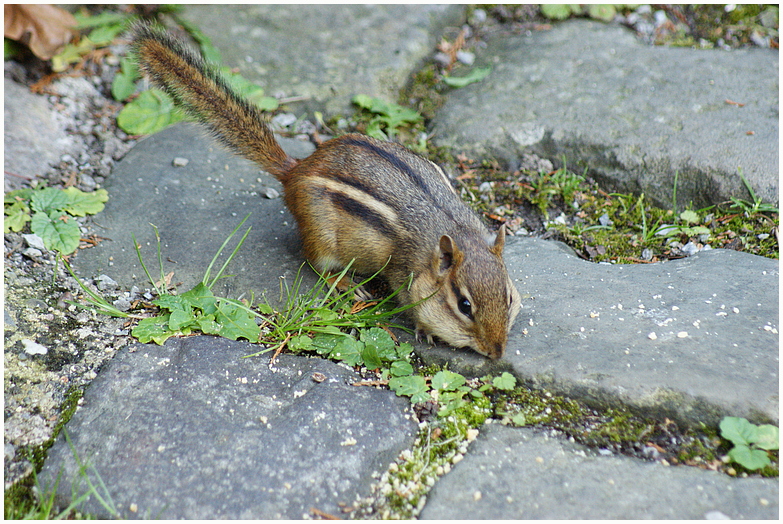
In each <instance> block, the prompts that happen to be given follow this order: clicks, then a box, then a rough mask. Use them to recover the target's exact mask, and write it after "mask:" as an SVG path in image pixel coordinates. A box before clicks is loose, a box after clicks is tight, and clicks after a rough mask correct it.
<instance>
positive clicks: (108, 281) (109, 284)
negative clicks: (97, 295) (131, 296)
mask: <svg viewBox="0 0 783 524" xmlns="http://www.w3.org/2000/svg"><path fill="white" fill-rule="evenodd" d="M95 280H96V282H97V284H96V285H97V286H98V289H100V290H101V291H106V290H107V289H117V288H118V287H120V285H119V284H118V283H117V282H116V281H115V280H114V279H113V278H111V277H110V276H108V275H101V276H99V277H98V278H96V279H95Z"/></svg>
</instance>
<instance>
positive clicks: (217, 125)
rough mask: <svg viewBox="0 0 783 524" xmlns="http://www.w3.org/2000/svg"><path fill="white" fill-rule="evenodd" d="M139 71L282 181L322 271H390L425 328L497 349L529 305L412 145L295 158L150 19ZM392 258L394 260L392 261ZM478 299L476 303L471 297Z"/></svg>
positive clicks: (496, 352)
mask: <svg viewBox="0 0 783 524" xmlns="http://www.w3.org/2000/svg"><path fill="white" fill-rule="evenodd" d="M133 36H134V41H133V49H134V51H135V53H136V56H137V59H138V62H139V68H140V69H141V71H142V72H144V73H145V74H147V75H148V76H149V77H150V78H151V79H152V82H153V83H154V84H155V85H157V86H159V87H160V88H162V89H163V90H165V91H166V92H167V93H169V94H170V95H171V96H172V97H173V98H174V99H175V101H176V102H177V103H178V104H179V105H180V106H181V107H183V108H184V109H185V110H186V111H188V112H189V113H190V114H192V115H193V116H194V117H196V118H197V119H199V120H200V121H202V122H203V123H204V124H206V125H207V126H208V127H209V129H210V130H211V131H212V133H213V134H214V135H215V137H216V138H217V139H218V140H220V141H221V142H222V143H223V144H225V145H226V146H228V147H229V148H230V149H232V150H233V151H235V152H237V153H238V154H240V155H242V156H245V157H247V158H248V159H250V160H253V161H255V162H257V163H258V164H259V165H260V166H261V167H263V168H264V169H265V170H266V171H268V172H269V173H271V174H272V175H274V176H275V177H276V178H277V179H278V180H280V182H281V183H282V184H283V190H284V197H285V202H286V205H287V206H288V209H289V210H290V211H291V213H292V214H293V215H294V218H295V219H296V221H297V225H298V226H299V232H300V234H301V237H302V241H303V245H304V252H305V255H306V256H307V258H308V259H309V260H310V261H311V262H312V263H313V264H314V265H315V266H316V267H317V268H319V269H321V270H324V271H339V270H341V269H343V268H344V267H346V266H347V265H348V264H349V263H351V262H353V266H352V267H353V268H354V269H356V270H357V271H358V272H359V273H360V274H365V275H370V274H373V273H376V272H377V271H379V270H381V268H384V269H383V272H382V273H381V275H382V277H383V278H385V279H386V281H387V282H388V283H389V285H390V286H391V287H392V288H394V289H397V288H398V287H400V286H402V285H403V284H405V283H406V282H407V281H408V279H409V277H412V280H411V284H410V287H409V288H407V289H405V290H404V291H403V292H402V293H400V294H399V295H398V297H399V301H400V303H402V304H413V303H416V302H419V301H421V303H420V304H418V305H416V306H415V307H414V308H412V309H411V314H412V316H413V319H414V321H415V322H416V327H417V329H418V330H420V331H421V332H423V333H425V334H427V335H428V336H432V335H435V336H437V337H439V338H440V339H442V340H444V341H445V342H447V343H449V344H452V345H455V346H457V347H463V346H468V347H471V348H473V349H475V350H476V351H478V352H479V353H481V354H482V355H486V356H488V357H490V358H499V357H501V356H502V355H503V352H504V350H505V346H506V338H507V332H508V330H509V329H510V328H511V325H512V323H513V321H514V318H515V317H516V315H517V313H518V311H519V308H520V299H519V293H518V292H517V290H516V288H515V287H514V285H513V283H512V282H511V280H510V278H509V277H508V273H507V271H506V268H505V265H504V263H503V258H502V253H503V244H504V239H505V235H504V233H503V230H502V229H501V231H500V232H499V233H498V234H497V235H496V236H495V237H494V238H493V237H492V235H491V234H490V233H489V231H487V229H486V228H485V227H484V225H483V224H482V223H481V221H480V220H479V218H478V217H477V216H476V214H475V213H473V211H471V210H470V208H468V207H467V206H466V205H465V204H464V203H463V202H462V201H461V200H460V199H459V197H458V196H457V194H456V192H455V191H454V189H453V188H452V187H451V185H450V184H449V183H448V180H447V178H446V177H445V175H444V174H443V172H442V171H441V170H440V168H438V167H437V166H436V165H435V164H433V163H432V162H430V161H428V160H426V159H424V158H422V157H420V156H418V155H416V154H415V153H413V152H412V151H410V150H408V149H406V148H404V147H403V146H401V145H399V144H395V143H391V142H382V141H379V140H376V139H373V138H370V137H367V136H363V135H358V134H348V135H344V136H341V137H338V138H335V139H332V140H329V141H327V142H325V143H323V144H322V145H321V146H320V147H319V148H318V149H317V150H316V151H315V152H314V153H313V154H312V155H310V156H309V157H307V158H305V159H303V160H299V161H297V160H294V159H293V158H291V157H290V156H288V155H287V154H286V153H285V152H284V151H283V150H282V148H281V147H280V146H279V144H278V143H277V141H276V140H275V138H274V135H273V133H272V131H271V129H270V128H269V126H268V125H267V124H266V122H265V120H264V118H263V116H262V114H261V112H260V111H259V110H258V109H257V108H255V107H254V106H253V105H251V104H250V103H248V102H247V101H245V100H244V99H242V98H241V97H239V96H238V95H236V94H235V93H234V92H233V90H232V89H231V88H230V87H229V86H228V85H227V84H226V83H225V81H224V80H223V79H222V78H221V77H220V74H219V73H217V71H216V69H215V68H214V67H213V66H211V65H209V64H206V63H205V62H204V61H203V59H201V57H200V56H198V55H196V54H194V53H192V52H190V51H188V50H187V49H185V48H184V47H182V46H181V45H180V44H179V43H178V42H177V41H175V40H173V39H172V38H170V37H169V36H168V35H167V34H166V33H163V32H161V31H158V30H156V29H153V28H151V27H149V26H147V25H143V24H140V25H137V26H136V27H135V28H134V30H133ZM384 266H385V267H384ZM466 300H467V301H468V302H469V306H466V302H465V301H466Z"/></svg>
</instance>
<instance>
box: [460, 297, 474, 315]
mask: <svg viewBox="0 0 783 524" xmlns="http://www.w3.org/2000/svg"><path fill="white" fill-rule="evenodd" d="M457 308H459V312H460V313H462V314H463V315H465V316H466V317H468V318H471V319H472V318H473V312H472V310H471V307H470V300H468V299H467V298H465V297H460V298H459V300H458V301H457Z"/></svg>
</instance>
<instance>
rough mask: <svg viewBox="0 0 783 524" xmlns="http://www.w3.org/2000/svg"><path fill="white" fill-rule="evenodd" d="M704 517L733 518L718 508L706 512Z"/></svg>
mask: <svg viewBox="0 0 783 524" xmlns="http://www.w3.org/2000/svg"><path fill="white" fill-rule="evenodd" d="M704 518H705V520H731V517H729V516H728V515H726V514H725V513H721V512H720V511H718V510H717V509H715V510H712V511H708V512H707V513H705V514H704Z"/></svg>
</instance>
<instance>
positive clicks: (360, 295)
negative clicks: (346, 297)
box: [353, 286, 375, 302]
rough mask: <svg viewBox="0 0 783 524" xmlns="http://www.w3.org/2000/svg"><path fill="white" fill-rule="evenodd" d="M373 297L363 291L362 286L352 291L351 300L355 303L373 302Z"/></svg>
mask: <svg viewBox="0 0 783 524" xmlns="http://www.w3.org/2000/svg"><path fill="white" fill-rule="evenodd" d="M374 298H375V297H374V296H372V293H370V292H369V291H367V290H366V289H364V286H358V287H357V288H356V289H354V291H353V299H354V300H357V301H362V302H369V301H370V300H373V299H374Z"/></svg>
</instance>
